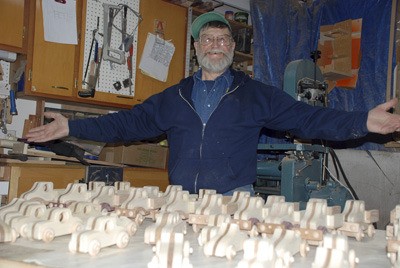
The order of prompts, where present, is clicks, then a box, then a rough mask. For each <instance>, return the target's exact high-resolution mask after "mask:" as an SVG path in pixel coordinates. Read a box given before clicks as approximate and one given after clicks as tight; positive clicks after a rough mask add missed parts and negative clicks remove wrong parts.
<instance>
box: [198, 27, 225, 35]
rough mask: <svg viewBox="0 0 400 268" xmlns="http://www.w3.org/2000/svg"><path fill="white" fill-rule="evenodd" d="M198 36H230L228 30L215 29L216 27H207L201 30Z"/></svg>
mask: <svg viewBox="0 0 400 268" xmlns="http://www.w3.org/2000/svg"><path fill="white" fill-rule="evenodd" d="M200 34H201V35H203V34H219V35H225V34H227V35H230V31H229V29H228V28H217V27H207V28H203V29H201V31H200Z"/></svg>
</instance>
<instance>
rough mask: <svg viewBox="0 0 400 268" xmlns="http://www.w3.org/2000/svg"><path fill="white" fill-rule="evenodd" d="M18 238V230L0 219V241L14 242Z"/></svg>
mask: <svg viewBox="0 0 400 268" xmlns="http://www.w3.org/2000/svg"><path fill="white" fill-rule="evenodd" d="M17 238H18V232H17V231H16V230H15V229H14V228H12V227H11V226H10V225H8V224H7V223H5V222H4V221H3V220H0V243H4V242H11V243H14V242H15V241H16V240H17Z"/></svg>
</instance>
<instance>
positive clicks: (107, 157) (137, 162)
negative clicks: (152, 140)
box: [99, 144, 168, 169]
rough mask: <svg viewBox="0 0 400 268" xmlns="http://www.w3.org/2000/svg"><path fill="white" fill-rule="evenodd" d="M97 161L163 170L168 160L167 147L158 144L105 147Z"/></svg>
mask: <svg viewBox="0 0 400 268" xmlns="http://www.w3.org/2000/svg"><path fill="white" fill-rule="evenodd" d="M99 160H102V161H107V162H111V163H116V164H126V165H133V166H141V167H152V168H160V169H165V168H166V167H167V160H168V147H165V146H160V145H158V144H134V145H129V146H125V145H118V146H105V147H104V148H103V150H102V151H101V153H100V155H99Z"/></svg>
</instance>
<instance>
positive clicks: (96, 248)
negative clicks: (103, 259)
mask: <svg viewBox="0 0 400 268" xmlns="http://www.w3.org/2000/svg"><path fill="white" fill-rule="evenodd" d="M100 248H101V246H100V242H99V241H98V240H96V239H95V240H92V241H90V243H89V248H88V252H89V255H90V256H96V255H97V254H99V252H100Z"/></svg>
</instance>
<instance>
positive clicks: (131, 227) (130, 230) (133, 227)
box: [127, 222, 137, 236]
mask: <svg viewBox="0 0 400 268" xmlns="http://www.w3.org/2000/svg"><path fill="white" fill-rule="evenodd" d="M127 230H128V234H129V235H131V236H132V235H134V234H136V232H137V224H136V223H134V222H132V223H130V224H129V225H128V227H127Z"/></svg>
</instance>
